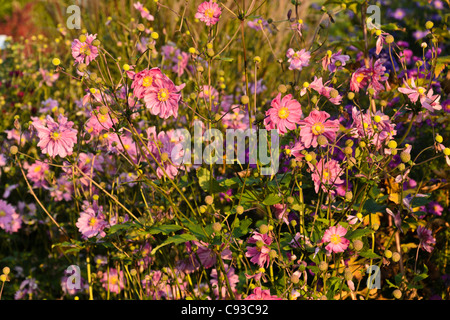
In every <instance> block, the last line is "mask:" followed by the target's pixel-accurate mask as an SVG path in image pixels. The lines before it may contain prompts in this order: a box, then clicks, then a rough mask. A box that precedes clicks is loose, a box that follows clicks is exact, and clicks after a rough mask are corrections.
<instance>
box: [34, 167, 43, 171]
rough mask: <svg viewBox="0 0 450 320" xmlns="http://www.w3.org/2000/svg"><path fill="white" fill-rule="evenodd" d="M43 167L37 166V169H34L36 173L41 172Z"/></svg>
mask: <svg viewBox="0 0 450 320" xmlns="http://www.w3.org/2000/svg"><path fill="white" fill-rule="evenodd" d="M41 169H42V167H41V166H36V168H34V172H39V171H41Z"/></svg>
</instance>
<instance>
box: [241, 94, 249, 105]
mask: <svg viewBox="0 0 450 320" xmlns="http://www.w3.org/2000/svg"><path fill="white" fill-rule="evenodd" d="M249 102H250V98H249V97H248V96H242V97H241V103H242V104H247V103H249Z"/></svg>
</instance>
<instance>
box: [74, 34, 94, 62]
mask: <svg viewBox="0 0 450 320" xmlns="http://www.w3.org/2000/svg"><path fill="white" fill-rule="evenodd" d="M96 37H97V35H96V34H94V35H92V34H86V41H84V42H81V41H80V40H78V39H75V40H74V41H73V42H72V57H73V58H74V59H75V64H79V63H84V64H86V65H88V64H89V63H90V62H91V61H93V60H94V59H95V58H97V56H98V49H97V47H96V46H94V45H93V44H92V42H93V41H94V40H95V38H96Z"/></svg>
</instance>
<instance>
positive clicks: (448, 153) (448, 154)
mask: <svg viewBox="0 0 450 320" xmlns="http://www.w3.org/2000/svg"><path fill="white" fill-rule="evenodd" d="M444 154H445V155H446V156H450V148H445V149H444Z"/></svg>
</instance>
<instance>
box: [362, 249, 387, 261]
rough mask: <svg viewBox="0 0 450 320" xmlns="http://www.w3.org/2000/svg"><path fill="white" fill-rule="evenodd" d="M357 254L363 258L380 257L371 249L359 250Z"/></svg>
mask: <svg viewBox="0 0 450 320" xmlns="http://www.w3.org/2000/svg"><path fill="white" fill-rule="evenodd" d="M358 254H359V255H360V256H361V257H364V258H367V259H380V258H381V257H380V256H379V255H377V254H376V253H375V252H373V251H372V250H367V251H361V252H358Z"/></svg>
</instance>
